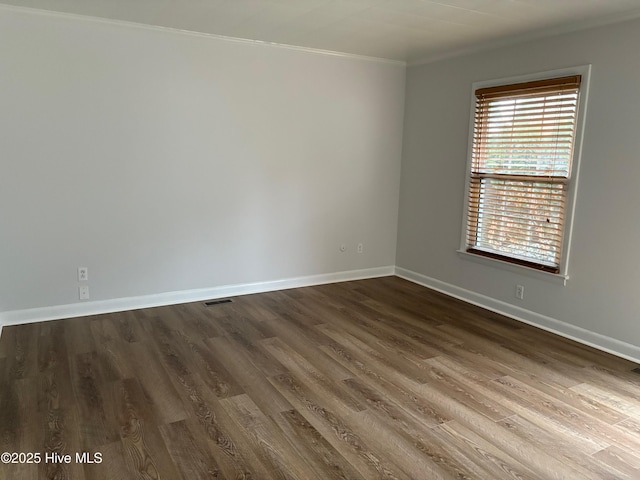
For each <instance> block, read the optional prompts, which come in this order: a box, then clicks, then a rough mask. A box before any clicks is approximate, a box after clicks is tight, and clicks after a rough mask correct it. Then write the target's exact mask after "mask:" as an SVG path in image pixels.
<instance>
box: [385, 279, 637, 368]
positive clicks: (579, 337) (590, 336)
mask: <svg viewBox="0 0 640 480" xmlns="http://www.w3.org/2000/svg"><path fill="white" fill-rule="evenodd" d="M396 275H397V276H398V277H400V278H404V279H405V280H409V281H411V282H414V283H417V284H419V285H422V286H424V287H427V288H431V289H432V290H436V291H438V292H440V293H444V294H445V295H449V296H450V297H454V298H457V299H459V300H462V301H464V302H467V303H471V304H473V305H477V306H479V307H482V308H486V309H487V310H491V311H492V312H496V313H499V314H501V315H505V316H507V317H510V318H513V319H514V320H518V321H520V322H523V323H526V324H528V325H533V326H534V327H538V328H541V329H542V330H546V331H548V332H551V333H555V334H556V335H560V336H561V337H565V338H568V339H571V340H575V341H576V342H578V343H582V344H584V345H588V346H590V347H593V348H596V349H598V350H602V351H604V352H607V353H611V354H613V355H616V356H618V357H622V358H626V359H627V360H631V361H632V362H635V363H640V346H636V345H632V344H630V343H626V342H623V341H620V340H616V339H615V338H611V337H607V336H606V335H602V334H600V333H596V332H592V331H590V330H586V329H584V328H581V327H577V326H575V325H571V324H569V323H566V322H563V321H561V320H557V319H555V318H551V317H547V316H545V315H541V314H539V313H536V312H532V311H530V310H526V309H524V308H521V307H516V306H515V305H511V304H509V303H506V302H503V301H500V300H496V299H494V298H491V297H487V296H486V295H482V294H479V293H476V292H472V291H470V290H466V289H464V288H460V287H457V286H455V285H451V284H449V283H446V282H442V281H440V280H436V279H435V278H431V277H427V276H426V275H422V274H420V273H417V272H414V271H411V270H407V269H405V268H401V267H396Z"/></svg>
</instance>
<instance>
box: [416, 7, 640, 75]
mask: <svg viewBox="0 0 640 480" xmlns="http://www.w3.org/2000/svg"><path fill="white" fill-rule="evenodd" d="M637 18H640V9H635V10H633V11H631V12H625V13H618V14H614V15H608V16H605V17H599V18H594V19H589V20H584V21H579V22H575V23H571V24H569V25H560V26H558V27H551V28H545V29H541V30H534V31H531V32H528V33H523V34H516V35H510V36H507V37H503V38H499V39H497V40H490V41H487V42H479V43H476V44H474V45H469V46H466V47H461V48H455V49H448V50H445V51H440V52H434V53H432V54H431V55H427V56H424V57H421V58H419V59H417V60H413V61H408V62H407V67H419V66H422V65H428V64H430V63H435V62H439V61H441V60H447V59H449V58H455V57H463V56H465V55H473V54H476V53H481V52H487V51H491V50H497V49H499V48H507V47H511V46H513V45H518V44H522V43H527V42H531V41H534V40H542V39H545V38H551V37H556V36H559V35H565V34H568V33H574V32H582V31H585V30H591V29H594V28H600V27H606V26H607V25H613V24H616V23H624V22H630V21H633V20H636V19H637Z"/></svg>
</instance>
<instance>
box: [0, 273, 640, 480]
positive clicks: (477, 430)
mask: <svg viewBox="0 0 640 480" xmlns="http://www.w3.org/2000/svg"><path fill="white" fill-rule="evenodd" d="M636 367H637V365H636V364H634V363H632V362H629V361H626V360H623V359H620V358H616V357H614V356H611V355H608V354H605V353H602V352H598V351H596V350H594V349H591V348H589V347H585V346H583V345H579V344H577V343H574V342H571V341H568V340H565V339H562V338H560V337H557V336H554V335H552V334H549V333H546V332H544V331H541V330H538V329H535V328H532V327H529V326H526V325H523V324H521V323H518V322H516V321H513V320H510V319H507V318H504V317H501V316H499V315H496V314H493V313H491V312H488V311H485V310H482V309H479V308H476V307H474V306H471V305H468V304H465V303H463V302H460V301H457V300H455V299H452V298H449V297H446V296H444V295H441V294H438V293H436V292H433V291H430V290H428V289H426V288H423V287H420V286H418V285H415V284H412V283H410V282H407V281H404V280H401V279H399V278H396V277H386V278H380V279H372V280H363V281H357V282H345V283H339V284H332V285H323V286H316V287H308V288H300V289H293V290H285V291H279V292H271V293H264V294H258V295H247V296H242V297H236V298H235V299H234V301H233V302H232V303H226V304H220V305H217V306H213V307H205V306H204V305H203V304H202V303H191V304H184V305H177V306H170V307H161V308H150V309H143V310H137V311H131V312H124V313H116V314H108V315H98V316H93V317H87V318H77V319H68V320H59V321H52V322H45V323H37V324H29V325H19V326H10V327H6V328H5V329H4V331H3V333H2V338H1V339H0V452H37V453H40V454H41V456H42V461H41V463H39V464H0V479H7V480H9V479H10V480H19V479H29V480H31V479H86V480H94V479H145V480H146V479H169V480H181V479H183V480H198V479H223V478H224V479H243V478H244V479H256V480H263V479H301V480H307V479H309V480H312V479H319V480H325V479H354V480H355V479H358V480H370V479H403V480H416V479H425V480H438V479H481V480H496V479H538V480H539V479H543V480H546V479H580V480H582V479H592V480H602V479H640V375H639V374H637V373H635V372H632V370H633V369H634V368H636ZM54 452H55V453H57V454H60V455H64V454H70V455H71V456H72V461H71V463H52V462H45V461H44V456H45V453H49V454H51V453H54ZM82 452H88V453H89V454H90V455H91V456H92V458H94V459H95V457H93V455H95V454H96V453H98V452H99V453H100V454H101V455H102V462H101V463H78V462H76V458H75V454H76V453H82Z"/></svg>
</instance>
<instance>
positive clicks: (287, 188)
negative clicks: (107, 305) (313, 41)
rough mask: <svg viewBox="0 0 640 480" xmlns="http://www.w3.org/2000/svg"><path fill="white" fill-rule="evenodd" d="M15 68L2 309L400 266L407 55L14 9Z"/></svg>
mask: <svg viewBox="0 0 640 480" xmlns="http://www.w3.org/2000/svg"><path fill="white" fill-rule="evenodd" d="M0 65H1V67H0V70H1V73H0V145H1V152H0V162H1V163H0V167H1V174H0V234H1V238H2V242H1V243H2V248H1V249H0V272H2V273H1V274H0V312H2V311H5V312H6V311H17V310H21V309H30V308H34V307H48V306H54V305H65V304H74V303H77V302H78V282H77V270H76V269H77V267H79V266H86V267H88V268H89V280H90V281H89V285H90V288H91V300H92V301H93V300H107V299H117V298H122V297H134V296H144V295H153V294H161V293H162V292H175V291H184V290H190V289H201V288H212V287H216V286H220V285H234V284H246V283H251V282H267V281H272V280H277V279H286V278H292V277H298V276H305V275H321V274H327V273H333V272H343V271H350V270H357V269H368V268H373V267H380V266H390V267H392V266H393V264H394V261H395V252H396V244H395V242H396V231H397V214H398V188H399V181H400V153H401V143H402V122H403V108H404V86H405V69H404V66H402V65H393V64H389V63H380V62H377V63H376V62H368V61H362V60H355V59H353V58H341V57H337V56H328V55H319V54H314V53H308V52H302V51H296V50H290V49H282V48H274V47H270V46H264V45H254V44H249V43H237V42H229V41H223V40H219V39H216V38H207V37H204V36H197V35H188V34H181V33H176V32H171V31H166V30H165V31H163V30H159V29H150V28H142V27H134V26H127V25H119V24H114V23H109V22H100V21H91V20H85V19H81V18H73V17H67V16H60V15H49V14H37V13H27V12H21V11H14V10H12V9H7V8H0ZM358 242H363V243H364V253H363V254H360V255H358V254H357V253H356V244H357V243H358ZM341 243H345V244H347V247H348V250H347V251H346V252H344V253H341V252H340V251H339V245H340V244H341ZM0 317H1V315H0ZM0 320H1V318H0ZM1 323H2V322H0V324H1Z"/></svg>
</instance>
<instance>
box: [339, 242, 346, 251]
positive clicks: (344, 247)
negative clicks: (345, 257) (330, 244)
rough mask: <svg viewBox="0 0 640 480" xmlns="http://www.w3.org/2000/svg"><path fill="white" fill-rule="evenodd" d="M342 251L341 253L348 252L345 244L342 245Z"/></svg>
mask: <svg viewBox="0 0 640 480" xmlns="http://www.w3.org/2000/svg"><path fill="white" fill-rule="evenodd" d="M340 251H341V252H346V251H347V246H346V245H345V244H344V243H343V244H342V245H340Z"/></svg>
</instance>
